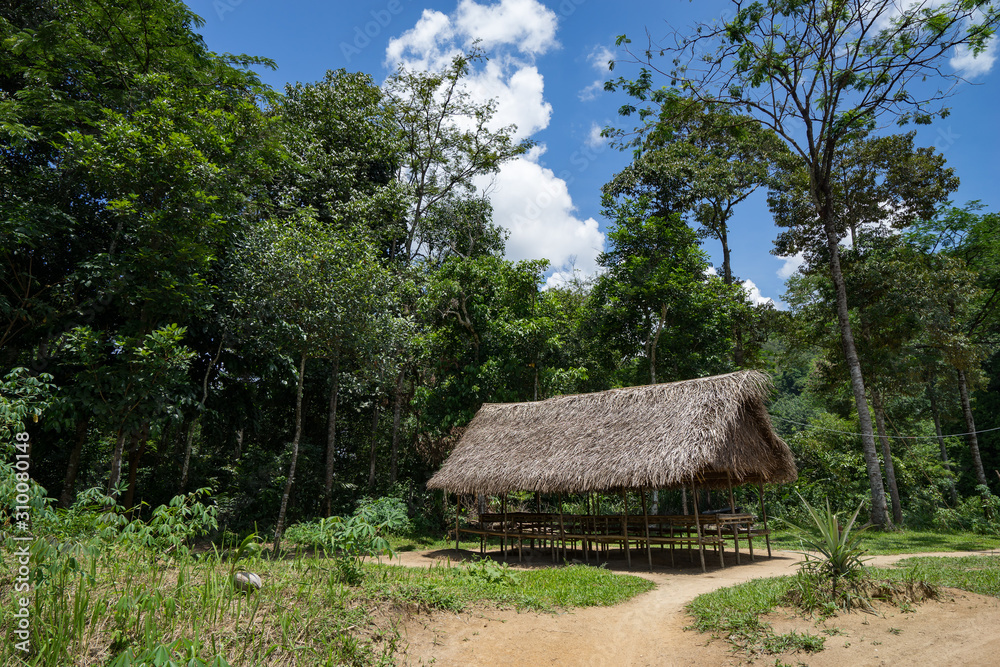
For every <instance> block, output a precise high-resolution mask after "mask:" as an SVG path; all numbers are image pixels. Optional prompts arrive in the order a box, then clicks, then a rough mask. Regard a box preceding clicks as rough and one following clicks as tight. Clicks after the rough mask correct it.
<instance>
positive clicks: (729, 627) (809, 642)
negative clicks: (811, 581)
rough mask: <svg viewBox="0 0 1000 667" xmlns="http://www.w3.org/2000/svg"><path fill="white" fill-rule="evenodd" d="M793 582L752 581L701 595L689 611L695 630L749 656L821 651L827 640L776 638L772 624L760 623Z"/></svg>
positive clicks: (810, 636)
mask: <svg viewBox="0 0 1000 667" xmlns="http://www.w3.org/2000/svg"><path fill="white" fill-rule="evenodd" d="M794 581H795V577H793V576H785V577H772V578H769V579H752V580H751V581H748V582H745V583H742V584H738V585H736V586H730V587H729V588H720V589H718V590H715V591H712V592H711V593H705V594H704V595H699V596H698V597H697V598H695V599H694V600H693V601H692V602H691V603H690V604H689V605H688V606H687V609H688V612H689V613H690V614H691V615H692V616H693V617H694V628H695V629H697V630H699V631H700V632H711V633H712V635H713V636H716V637H725V639H726V640H727V641H728V642H729V643H731V644H732V645H733V646H734V647H735V648H737V649H739V650H742V651H745V652H746V653H747V654H755V653H763V654H768V655H773V654H775V653H784V652H786V651H806V652H807V653H809V652H815V651H821V650H823V644H824V642H825V641H826V637H820V636H818V635H814V634H811V633H808V632H804V633H798V632H794V631H792V632H788V633H785V634H775V632H774V631H773V630H772V628H771V626H770V624H768V623H766V622H764V621H762V620H761V619H760V617H761V616H762V615H764V614H767V613H768V612H770V611H772V610H774V608H775V607H777V606H778V605H779V603H780V601H781V598H782V597H783V596H784V595H785V594H786V593H787V592H788V591H789V590H790V589H791V587H792V586H793V583H794Z"/></svg>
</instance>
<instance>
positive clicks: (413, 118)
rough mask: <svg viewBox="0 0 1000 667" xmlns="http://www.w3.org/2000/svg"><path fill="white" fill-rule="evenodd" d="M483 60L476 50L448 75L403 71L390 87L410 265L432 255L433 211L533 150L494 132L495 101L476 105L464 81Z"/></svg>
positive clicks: (510, 130) (508, 132) (504, 131)
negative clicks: (429, 222) (428, 240)
mask: <svg viewBox="0 0 1000 667" xmlns="http://www.w3.org/2000/svg"><path fill="white" fill-rule="evenodd" d="M480 60H483V55H482V53H481V52H480V51H478V50H475V49H474V50H473V51H472V52H471V53H469V54H463V55H458V56H456V57H455V58H454V59H453V60H452V62H451V65H450V66H449V67H447V68H446V69H445V70H444V71H442V72H411V71H407V70H404V69H402V68H401V69H400V70H399V71H397V72H396V73H395V74H393V75H392V76H391V77H389V80H388V81H387V82H386V90H387V91H388V95H389V97H390V99H391V100H392V105H393V111H394V114H395V118H396V122H397V124H398V126H399V133H400V140H401V142H402V155H401V159H400V163H399V174H398V178H399V180H400V182H402V183H405V184H406V186H407V188H408V190H409V194H410V211H409V214H408V216H407V223H406V231H405V237H404V238H403V239H401V240H402V243H403V256H402V257H401V259H402V260H403V261H404V262H407V263H409V262H411V261H413V260H414V259H415V258H416V257H418V256H421V255H422V254H424V252H426V248H422V243H423V241H424V239H423V233H424V229H423V225H424V219H425V217H426V216H427V214H428V213H429V212H430V211H432V210H433V209H434V208H435V207H436V206H437V205H438V204H441V203H444V202H447V201H448V200H450V199H457V198H460V197H461V195H463V194H470V193H472V192H474V191H475V185H474V183H473V179H474V178H475V177H476V176H481V175H484V174H492V173H496V171H497V170H499V169H500V165H502V164H503V163H504V162H506V161H508V160H510V159H512V158H514V157H516V156H518V155H520V154H522V153H524V152H525V151H526V150H527V149H528V148H529V146H530V144H529V143H527V142H520V143H515V142H514V141H513V139H512V136H513V134H514V132H515V131H516V129H517V128H516V127H514V126H508V127H502V128H500V129H493V127H492V120H493V115H494V113H495V111H496V101H495V100H493V101H490V102H488V103H486V104H480V103H477V102H474V101H472V100H471V99H470V97H469V93H468V91H466V90H465V88H464V82H463V79H464V78H465V77H467V76H468V75H469V72H470V68H471V66H472V65H473V64H474V63H476V62H478V61H480Z"/></svg>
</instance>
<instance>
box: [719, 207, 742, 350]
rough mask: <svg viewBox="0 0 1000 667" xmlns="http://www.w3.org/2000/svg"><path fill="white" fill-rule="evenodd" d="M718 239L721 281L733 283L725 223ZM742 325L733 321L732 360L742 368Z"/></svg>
mask: <svg viewBox="0 0 1000 667" xmlns="http://www.w3.org/2000/svg"><path fill="white" fill-rule="evenodd" d="M716 215H717V216H718V217H720V218H721V217H722V216H723V215H727V216H728V215H729V211H728V210H727V211H726V212H725V213H723V212H722V211H721V210H719V209H718V208H717V209H716ZM719 241H720V242H721V243H722V282H724V283H725V284H726V285H732V284H733V265H732V262H731V260H730V254H731V250H730V248H729V227H728V225H726V223H724V222H723V223H720V224H719ZM743 359H744V353H743V326H742V323H741V322H739V321H738V320H737V321H735V322H733V361H734V362H735V363H736V367H737V368H743Z"/></svg>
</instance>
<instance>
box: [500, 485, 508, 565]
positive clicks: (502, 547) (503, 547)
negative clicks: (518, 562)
mask: <svg viewBox="0 0 1000 667" xmlns="http://www.w3.org/2000/svg"><path fill="white" fill-rule="evenodd" d="M501 502H502V504H503V537H501V538H500V553H502V554H503V559H504V560H507V559H508V554H507V492H506V491H505V492H504V494H503V500H502V501H501Z"/></svg>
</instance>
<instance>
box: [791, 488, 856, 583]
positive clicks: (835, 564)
mask: <svg viewBox="0 0 1000 667" xmlns="http://www.w3.org/2000/svg"><path fill="white" fill-rule="evenodd" d="M799 497H800V499H801V500H802V504H803V505H805V508H806V510H807V511H808V512H809V516H810V518H811V519H812V524H811V525H810V526H809V529H808V530H807V529H804V528H800V527H798V526H796V525H794V524H791V523H789V525H790V526H791V527H792V529H793V530H795V531H796V532H798V533H799V535H800V536H801V537H802V540H803V542H804V543H805V545H806V546H807V547H811V548H812V549H815V550H816V551H818V552H819V553H820V554H821V555H822V556H823V557H822V558H818V557H816V556H815V555H813V554H812V553H810V552H808V551H804V552H802V554H803V555H804V556H805V560H804V561H803V562H802V564H801V565H800V566H799V567H800V569H801V570H803V571H805V572H809V573H815V574H817V575H818V576H819V577H820V578H822V579H826V580H828V583H829V584H830V587H831V591H832V593H833V594H834V596H836V591H837V583H838V582H839V581H840V579H841V578H843V577H852V576H854V575H856V574H858V573H860V572H861V571H862V569H863V567H864V561H865V560H866V559H865V558H863V555H864V553H865V549H863V548H862V547H861V546H860V545H859V541H860V539H861V535H862V533H863V532H864V530H865V527H862V528H860V529H858V530H855V531H854V532H853V533H852V532H851V529H852V528H853V527H854V522H855V521H856V520H857V518H858V513H859V512H861V507H862V506H861V505H859V506H858V509H856V510H854V514H853V515H852V516H851V518H850V519H849V520H848V521H847V523H846V525H841V520H840V515H839V514H838V513H836V512H833V511H831V510H830V501H829V500H827V502H826V510H825V511H824V510H823V509H814V508H813V507H812V505H810V504H809V503H808V502H807V501H806V499H805V498H802V497H801V496H799ZM786 523H787V522H786Z"/></svg>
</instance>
